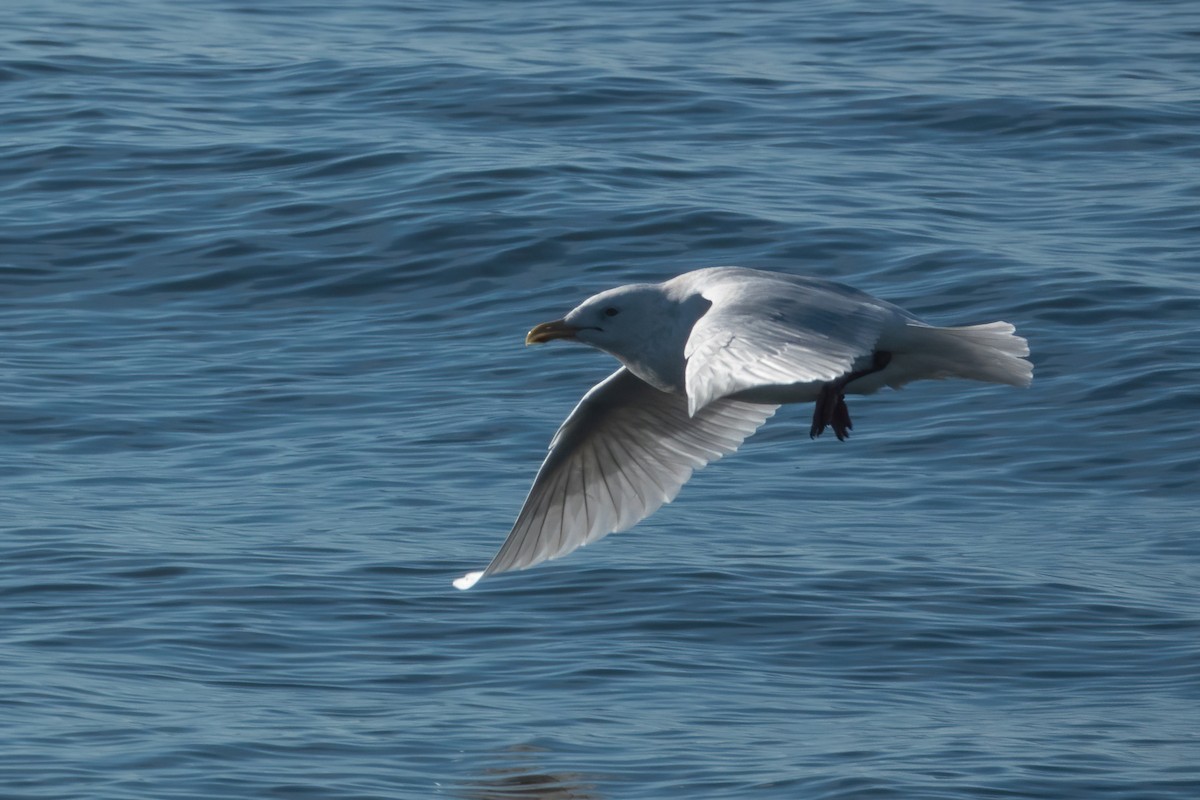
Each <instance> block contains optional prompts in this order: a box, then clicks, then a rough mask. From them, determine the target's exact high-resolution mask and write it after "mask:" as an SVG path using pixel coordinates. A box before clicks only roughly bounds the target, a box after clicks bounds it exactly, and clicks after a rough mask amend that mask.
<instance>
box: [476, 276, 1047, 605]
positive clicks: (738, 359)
mask: <svg viewBox="0 0 1200 800" xmlns="http://www.w3.org/2000/svg"><path fill="white" fill-rule="evenodd" d="M551 339H575V340H577V341H581V342H583V343H585V344H589V345H592V346H593V347H596V348H598V349H601V350H604V351H605V352H608V353H610V354H611V355H613V356H615V357H616V358H617V359H618V360H619V361H620V362H621V363H622V364H623V366H622V367H621V368H620V369H618V370H617V371H616V372H615V373H613V374H612V375H610V376H609V377H608V378H606V379H605V380H604V381H601V382H600V383H599V384H597V385H596V386H595V387H593V388H592V390H591V391H589V392H588V393H587V394H586V395H585V396H584V398H583V399H582V400H581V401H580V402H579V404H578V405H577V406H576V407H575V409H574V410H573V411H572V412H571V414H570V416H568V417H567V419H566V421H565V422H564V423H563V424H562V426H561V427H560V428H559V430H558V433H557V434H555V436H554V439H553V440H552V441H551V443H550V453H549V455H548V456H547V457H546V460H545V461H544V462H543V463H542V467H541V469H540V470H539V471H538V474H537V477H536V478H535V479H534V484H533V487H532V488H531V489H530V492H529V496H528V497H527V498H526V500H525V504H524V506H523V507H522V509H521V512H520V514H519V515H518V517H517V521H516V524H515V525H514V526H513V529H512V531H511V532H510V533H509V535H508V538H507V539H506V540H505V542H504V544H503V545H502V546H501V548H500V551H499V552H498V553H497V554H496V556H495V558H493V559H492V562H491V563H490V564H489V565H488V567H487V568H486V569H485V570H483V571H481V572H472V573H469V574H467V575H465V576H463V577H462V578H459V579H458V580H457V581H455V582H454V583H455V586H457V587H458V588H460V589H468V588H470V587H471V586H473V585H474V584H475V582H476V581H478V580H479V579H480V578H481V577H484V576H487V575H494V574H496V573H499V572H505V571H508V570H512V569H525V568H526V567H530V566H533V565H534V564H537V563H540V562H541V561H544V560H547V559H551V558H557V557H558V556H561V555H565V554H566V553H569V552H570V551H572V550H574V549H576V548H577V547H581V546H583V545H585V544H588V543H589V542H592V541H595V540H596V539H599V538H601V537H602V536H604V535H606V534H608V533H612V532H615V531H620V530H625V529H627V528H629V527H632V526H633V525H634V524H635V523H636V522H638V521H639V520H641V519H643V518H645V517H646V516H648V515H649V514H651V513H652V512H653V511H655V510H656V509H657V508H659V507H660V506H661V505H662V504H663V503H668V502H670V501H671V500H672V499H673V498H674V497H675V495H676V493H677V492H678V491H679V489H680V487H682V486H683V484H684V483H685V482H686V481H687V480H688V478H690V477H691V474H692V472H693V470H695V469H698V468H700V467H702V466H704V465H705V464H707V463H709V462H711V461H714V460H716V459H718V458H720V457H721V456H723V455H725V454H727V453H730V452H733V451H734V450H736V449H737V448H738V446H740V445H741V443H742V441H744V440H745V438H746V437H747V436H749V435H750V434H752V433H753V432H754V431H755V430H757V429H758V427H759V426H760V425H762V423H763V422H765V421H766V420H767V418H769V417H770V416H771V415H772V414H774V413H775V410H776V409H777V408H778V406H780V405H783V404H786V403H808V402H815V403H816V411H815V413H814V416H813V426H812V430H811V435H812V436H814V437H816V436H818V435H819V434H820V433H821V432H822V431H823V430H825V428H826V427H831V428H832V429H833V430H834V432H835V433H836V434H837V436H838V438H839V439H844V438H846V436H847V435H848V431H849V429H850V427H851V424H850V416H849V412H848V410H847V408H846V405H845V402H844V395H846V394H870V393H872V392H875V391H878V390H879V389H881V388H883V387H884V386H890V387H892V388H899V387H901V386H903V385H904V384H906V383H909V382H911V381H914V380H918V379H921V378H953V377H958V378H967V379H971V380H978V381H986V382H990V383H1006V384H1010V385H1013V386H1028V385H1029V382H1030V381H1031V379H1032V371H1033V365H1032V364H1030V363H1029V362H1028V361H1027V360H1025V358H1024V357H1025V356H1027V355H1028V354H1029V348H1028V345H1027V344H1026V342H1025V340H1024V339H1022V338H1020V337H1019V336H1016V335H1015V334H1014V328H1013V326H1012V325H1010V324H1008V323H1006V322H993V323H989V324H985V325H974V326H969V327H959V328H939V327H935V326H932V325H928V324H926V323H924V322H922V321H921V320H919V319H918V318H917V317H915V316H913V315H912V314H910V313H909V312H907V311H905V310H904V309H902V308H899V307H898V306H895V305H892V304H891V303H888V302H886V301H883V300H879V299H877V298H875V297H872V296H871V295H869V294H866V293H864V292H860V291H858V290H857V289H853V288H850V287H848V286H844V285H842V284H839V283H833V282H831V281H825V280H820V279H817V278H805V277H799V276H793V275H786V274H783V273H777V272H765V271H761V270H750V269H742V268H739V267H712V268H709V269H701V270H696V271H694V272H688V273H684V274H683V275H679V276H677V277H675V278H672V279H670V280H668V281H665V282H663V283H659V284H636V285H632V286H622V287H618V288H616V289H610V290H608V291H606V292H601V293H600V294H598V295H595V296H593V297H591V298H589V299H588V300H586V301H584V302H583V303H582V304H581V305H579V306H578V307H577V308H575V309H574V310H573V311H571V312H570V313H569V314H568V315H567V316H566V317H565V318H563V319H561V320H556V321H554V322H548V323H544V324H542V325H539V326H537V327H535V328H534V329H533V330H532V331H530V332H529V335H528V336H527V337H526V342H527V343H531V344H532V343H536V342H544V341H549V340H551Z"/></svg>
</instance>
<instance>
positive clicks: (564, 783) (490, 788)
mask: <svg viewBox="0 0 1200 800" xmlns="http://www.w3.org/2000/svg"><path fill="white" fill-rule="evenodd" d="M547 755H548V751H547V750H546V749H545V748H543V747H538V746H535V745H529V744H521V745H513V746H511V747H508V748H505V749H504V750H502V751H500V752H498V753H495V754H492V755H491V756H488V757H487V760H490V761H494V762H495V763H492V764H488V765H481V766H480V767H479V768H478V771H477V772H475V773H474V774H471V775H468V776H466V777H463V778H459V779H457V780H455V781H454V783H453V785H452V788H451V791H452V792H453V793H454V796H455V797H459V798H462V799H463V800H512V799H513V798H524V799H525V800H601V798H602V797H603V795H601V794H600V793H599V792H598V791H597V790H596V786H595V785H596V783H597V782H598V778H597V776H593V775H587V774H584V773H581V772H571V771H567V772H544V771H542V766H541V763H540V762H541V761H544V760H545V758H546V757H547Z"/></svg>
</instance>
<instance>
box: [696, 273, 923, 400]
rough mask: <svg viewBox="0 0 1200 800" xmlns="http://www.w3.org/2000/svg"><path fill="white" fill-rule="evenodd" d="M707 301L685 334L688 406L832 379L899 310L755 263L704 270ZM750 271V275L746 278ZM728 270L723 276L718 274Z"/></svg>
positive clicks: (852, 291)
mask: <svg viewBox="0 0 1200 800" xmlns="http://www.w3.org/2000/svg"><path fill="white" fill-rule="evenodd" d="M706 272H707V273H709V274H708V275H707V278H706V285H705V288H704V289H703V292H702V293H703V296H704V298H705V299H706V300H708V301H709V302H711V303H712V305H711V306H710V307H709V309H708V311H707V312H705V314H704V316H702V317H701V318H700V320H699V321H697V322H696V325H695V326H694V327H693V328H692V332H691V335H690V336H689V338H688V342H687V346H686V348H685V350H684V356H685V357H686V358H687V369H686V374H685V383H686V386H687V394H688V411H689V413H691V414H695V413H697V412H698V411H700V410H701V409H703V408H704V407H705V406H707V405H708V404H709V403H711V402H713V401H714V400H716V399H718V398H721V397H727V396H729V395H732V394H736V393H738V392H741V391H744V390H747V389H754V388H758V387H763V386H772V385H786V384H794V383H810V382H824V381H831V380H834V379H836V378H838V377H839V376H841V375H843V374H845V373H846V372H849V371H850V370H851V369H852V368H853V365H854V363H855V361H856V360H857V359H859V358H861V357H862V356H865V355H869V354H870V353H871V352H872V350H873V349H874V347H875V343H876V342H877V341H878V339H879V336H880V334H881V333H882V332H883V330H884V326H885V324H887V323H888V322H889V321H891V320H893V319H895V318H896V317H897V316H898V315H903V313H904V312H902V311H900V309H898V308H896V307H895V306H893V305H891V304H890V303H886V302H884V301H882V300H878V299H876V298H874V297H871V296H870V295H867V294H864V293H863V292H860V291H858V290H856V289H852V288H850V287H848V286H842V285H841V284H837V283H831V282H829V281H822V280H817V279H813V278H798V277H795V276H785V275H778V274H775V273H768V272H757V271H752V270H739V269H729V270H722V269H717V270H707V271H706ZM747 273H753V275H755V276H756V279H755V280H746V274H747ZM723 274H724V275H727V276H728V278H729V279H728V280H725V279H723V278H722V276H723Z"/></svg>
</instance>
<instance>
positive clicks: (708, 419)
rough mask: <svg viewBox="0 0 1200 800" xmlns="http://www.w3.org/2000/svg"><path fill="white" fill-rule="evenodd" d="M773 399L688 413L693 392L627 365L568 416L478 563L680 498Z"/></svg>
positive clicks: (613, 525)
mask: <svg viewBox="0 0 1200 800" xmlns="http://www.w3.org/2000/svg"><path fill="white" fill-rule="evenodd" d="M776 408H777V406H770V405H758V404H754V403H743V402H739V401H735V400H717V401H714V402H712V403H710V404H709V405H708V406H707V407H706V408H705V409H704V410H703V411H701V412H700V413H698V414H696V415H695V416H689V414H688V406H687V399H686V398H685V397H684V396H683V395H681V394H669V393H666V392H661V391H659V390H658V389H655V388H654V387H652V386H650V385H649V384H647V383H646V382H645V381H643V380H641V379H640V378H638V377H636V376H635V375H634V374H633V373H631V372H630V371H629V370H627V369H625V368H624V367H622V368H620V369H618V370H617V371H616V372H614V373H613V374H612V375H610V376H609V377H607V378H605V379H604V380H603V381H601V382H600V383H598V384H596V386H594V387H593V388H592V389H591V391H589V392H588V393H587V394H586V395H584V397H583V399H582V400H580V401H579V404H578V405H577V406H575V409H574V410H573V411H572V412H571V415H570V416H569V417H567V419H566V421H565V422H564V423H563V424H562V427H560V428H559V429H558V433H556V434H555V435H554V439H553V440H552V441H551V442H550V453H549V455H547V456H546V460H545V461H544V462H542V466H541V469H539V470H538V474H537V477H536V478H535V479H534V481H533V487H532V488H531V489H530V490H529V496H528V497H526V498H525V505H524V506H523V507H522V508H521V513H520V514H519V515H518V516H517V521H516V523H515V524H514V525H513V528H512V531H511V532H510V533H509V534H508V538H507V539H505V540H504V544H503V545H501V547H500V551H499V552H498V553H496V556H495V558H493V559H492V562H491V563H490V564H489V565H488V567H487V569H485V570H483V571H482V572H471V573H468V574H467V575H464V576H463V577H462V578H459V579H458V580H456V581H455V582H454V585H455V586H457V587H458V588H459V589H469V588H471V587H472V586H473V585H475V582H476V581H478V580H479V579H480V578H482V577H485V576H488V575H495V574H497V573H500V572H507V571H508V570H513V569H525V568H526V567H532V566H533V565H534V564H538V563H541V562H542V561H546V560H547V559H551V558H558V557H559V556H563V555H566V554H567V553H570V552H571V551H572V550H575V549H576V548H578V547H582V546H584V545H585V544H589V543H591V542H594V541H596V540H597V539H600V538H602V537H604V536H607V535H608V534H609V533H613V532H616V531H623V530H626V529H628V528H630V527H632V526H633V525H634V524H635V523H637V522H638V521H639V520H642V519H644V518H645V517H647V516H649V515H650V514H652V513H653V512H654V511H655V510H657V509H658V508H659V507H660V506H662V505H663V504H664V503H669V502H671V501H672V500H673V499H675V495H676V494H678V493H679V489H680V487H682V486H683V484H685V483H687V481H688V479H689V478H690V477H691V476H692V472H693V471H695V470H696V469H699V468H701V467H703V466H704V465H706V464H708V463H709V462H710V461H715V460H717V459H718V458H720V457H721V456H723V455H725V454H726V453H731V452H733V451H734V450H736V449H737V448H738V447H739V446H740V445H741V443H742V442H743V441H745V439H746V437H748V436H749V435H750V434H752V433H754V431H756V430H757V429H758V427H759V426H760V425H762V424H763V423H764V422H765V421H766V420H767V419H768V418H770V417H771V415H772V414H774V413H775V409H776Z"/></svg>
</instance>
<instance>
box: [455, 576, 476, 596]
mask: <svg viewBox="0 0 1200 800" xmlns="http://www.w3.org/2000/svg"><path fill="white" fill-rule="evenodd" d="M482 577H483V572H468V573H467V574H466V575H463V576H462V577H461V578H456V579H455V581H454V588H455V589H459V590H461V591H464V592H465V591H466V590H467V589H470V588H471V587H472V586H474V585H475V584H476V583H479V579H480V578H482Z"/></svg>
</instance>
